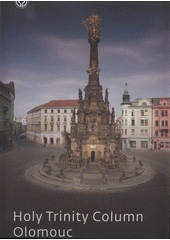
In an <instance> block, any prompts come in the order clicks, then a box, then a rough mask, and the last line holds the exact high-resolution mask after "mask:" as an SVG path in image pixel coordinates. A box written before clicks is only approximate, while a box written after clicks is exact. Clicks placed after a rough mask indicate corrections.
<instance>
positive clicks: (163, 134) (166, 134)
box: [155, 130, 168, 137]
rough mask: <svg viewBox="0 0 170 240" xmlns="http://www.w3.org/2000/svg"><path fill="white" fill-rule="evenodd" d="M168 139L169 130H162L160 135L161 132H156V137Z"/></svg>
mask: <svg viewBox="0 0 170 240" xmlns="http://www.w3.org/2000/svg"><path fill="white" fill-rule="evenodd" d="M160 136H161V137H168V130H162V131H160V134H159V132H158V131H157V130H156V131H155V137H160Z"/></svg>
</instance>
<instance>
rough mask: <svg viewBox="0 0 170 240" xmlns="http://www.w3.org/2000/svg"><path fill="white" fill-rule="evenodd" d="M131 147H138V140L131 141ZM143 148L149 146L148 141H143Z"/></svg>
mask: <svg viewBox="0 0 170 240" xmlns="http://www.w3.org/2000/svg"><path fill="white" fill-rule="evenodd" d="M130 147H131V148H136V141H130ZM141 148H148V141H141Z"/></svg>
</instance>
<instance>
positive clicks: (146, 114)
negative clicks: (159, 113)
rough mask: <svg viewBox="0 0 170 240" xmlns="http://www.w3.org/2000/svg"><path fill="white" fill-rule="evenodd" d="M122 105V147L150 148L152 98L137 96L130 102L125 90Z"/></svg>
mask: <svg viewBox="0 0 170 240" xmlns="http://www.w3.org/2000/svg"><path fill="white" fill-rule="evenodd" d="M121 105H122V132H121V137H122V148H124V149H131V148H138V149H141V148H145V149H146V148H147V149H150V148H152V99H151V98H147V99H143V98H137V99H136V100H134V101H132V102H130V95H129V92H128V91H127V90H125V92H124V94H123V102H122V103H121Z"/></svg>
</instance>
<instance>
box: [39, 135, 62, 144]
mask: <svg viewBox="0 0 170 240" xmlns="http://www.w3.org/2000/svg"><path fill="white" fill-rule="evenodd" d="M43 140H44V142H43V143H44V144H48V139H47V138H46V137H44V139H43ZM49 140H50V142H49V143H50V144H54V138H50V139H49ZM56 144H60V138H56Z"/></svg>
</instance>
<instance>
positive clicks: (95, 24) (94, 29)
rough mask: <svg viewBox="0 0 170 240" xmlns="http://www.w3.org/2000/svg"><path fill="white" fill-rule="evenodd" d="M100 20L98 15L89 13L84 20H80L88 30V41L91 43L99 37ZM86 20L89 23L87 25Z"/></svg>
mask: <svg viewBox="0 0 170 240" xmlns="http://www.w3.org/2000/svg"><path fill="white" fill-rule="evenodd" d="M100 21H101V17H100V16H98V15H96V14H91V15H90V16H89V17H88V18H87V19H86V20H85V21H83V22H82V24H84V25H85V26H86V28H87V30H88V31H89V41H90V42H92V43H94V42H95V41H96V40H97V39H99V38H100V26H101V25H100ZM87 22H88V23H89V25H87Z"/></svg>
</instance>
